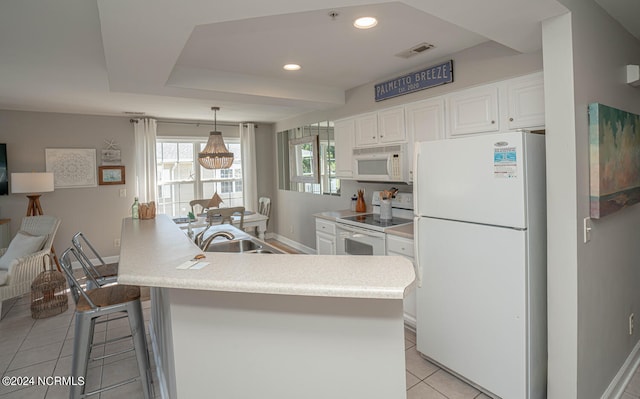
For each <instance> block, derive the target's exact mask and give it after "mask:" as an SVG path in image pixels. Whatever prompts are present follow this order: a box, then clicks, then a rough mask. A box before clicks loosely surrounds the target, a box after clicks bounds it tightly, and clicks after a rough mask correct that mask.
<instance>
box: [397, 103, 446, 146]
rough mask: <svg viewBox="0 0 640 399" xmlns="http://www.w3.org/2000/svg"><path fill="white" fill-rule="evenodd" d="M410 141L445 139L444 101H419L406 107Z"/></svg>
mask: <svg viewBox="0 0 640 399" xmlns="http://www.w3.org/2000/svg"><path fill="white" fill-rule="evenodd" d="M405 119H406V122H407V136H408V138H409V141H411V142H414V141H433V140H441V139H444V138H445V128H444V126H445V125H444V124H445V113H444V100H443V99H442V98H436V99H433V100H425V101H418V102H415V103H410V104H407V105H406V106H405Z"/></svg>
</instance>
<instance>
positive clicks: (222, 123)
mask: <svg viewBox="0 0 640 399" xmlns="http://www.w3.org/2000/svg"><path fill="white" fill-rule="evenodd" d="M129 122H131V123H138V120H137V119H129ZM157 122H158V123H172V124H175V125H199V126H213V123H210V122H190V121H162V120H157ZM248 123H250V122H248ZM248 123H244V122H243V123H242V124H243V125H244V126H246V125H247V124H248ZM217 124H218V125H220V126H235V127H237V126H238V125H239V124H240V122H238V123H229V122H226V123H225V122H220V123H217ZM253 127H255V128H256V129H257V128H258V125H257V124H255V123H254V124H253Z"/></svg>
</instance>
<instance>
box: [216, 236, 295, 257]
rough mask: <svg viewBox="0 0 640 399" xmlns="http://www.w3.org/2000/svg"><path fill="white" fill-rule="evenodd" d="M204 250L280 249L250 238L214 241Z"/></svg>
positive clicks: (264, 251) (251, 251)
mask: <svg viewBox="0 0 640 399" xmlns="http://www.w3.org/2000/svg"><path fill="white" fill-rule="evenodd" d="M205 251H206V252H232V253H249V254H274V253H275V254H280V253H282V252H281V251H279V250H277V249H275V248H273V247H271V246H269V245H267V244H265V243H263V242H260V241H258V240H254V239H251V238H245V239H239V240H229V241H216V242H212V243H211V244H209V247H208V248H207V249H206V250H205Z"/></svg>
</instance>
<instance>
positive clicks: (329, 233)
mask: <svg viewBox="0 0 640 399" xmlns="http://www.w3.org/2000/svg"><path fill="white" fill-rule="evenodd" d="M316 253H317V254H318V255H335V254H336V224H335V222H331V221H329V220H326V219H321V218H316Z"/></svg>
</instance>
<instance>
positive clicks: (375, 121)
mask: <svg viewBox="0 0 640 399" xmlns="http://www.w3.org/2000/svg"><path fill="white" fill-rule="evenodd" d="M354 120H355V125H356V126H355V130H356V134H355V136H356V140H355V145H356V147H363V146H364V147H366V146H370V145H380V144H388V143H401V142H406V141H407V134H406V129H405V125H404V107H403V106H400V107H394V108H388V109H384V110H382V111H379V112H371V113H368V114H362V115H358V116H356V117H354Z"/></svg>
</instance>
